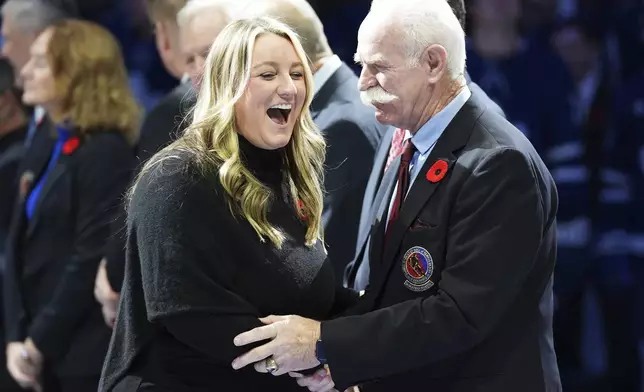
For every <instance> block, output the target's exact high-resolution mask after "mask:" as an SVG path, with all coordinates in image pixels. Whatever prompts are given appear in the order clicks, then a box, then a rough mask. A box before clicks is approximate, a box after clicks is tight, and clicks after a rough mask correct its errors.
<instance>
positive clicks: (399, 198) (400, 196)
mask: <svg viewBox="0 0 644 392" xmlns="http://www.w3.org/2000/svg"><path fill="white" fill-rule="evenodd" d="M402 149H403V153H402V156H401V157H400V167H399V168H398V188H397V189H396V198H395V199H394V204H393V205H392V206H391V212H390V213H389V219H388V220H387V232H386V237H387V238H388V237H389V231H390V229H391V226H392V224H393V223H394V221H395V220H396V219H398V214H399V212H400V208H401V207H402V203H403V200H405V195H406V194H407V188H409V162H410V161H411V158H412V157H413V156H414V151H416V149H415V147H414V143H412V142H411V140H410V139H407V140H405V141H404V142H403V143H402Z"/></svg>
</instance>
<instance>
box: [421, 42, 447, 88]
mask: <svg viewBox="0 0 644 392" xmlns="http://www.w3.org/2000/svg"><path fill="white" fill-rule="evenodd" d="M420 61H421V65H422V66H423V68H424V69H425V71H426V73H427V78H428V81H429V82H430V83H432V84H435V83H438V81H440V80H441V79H442V78H443V76H444V75H445V73H446V72H447V51H446V50H445V48H444V47H443V46H442V45H438V44H433V45H429V46H428V47H427V48H426V49H425V51H423V54H422V56H421V59H420Z"/></svg>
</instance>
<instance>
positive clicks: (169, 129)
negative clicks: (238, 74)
mask: <svg viewBox="0 0 644 392" xmlns="http://www.w3.org/2000/svg"><path fill="white" fill-rule="evenodd" d="M187 2H188V1H187V0H146V2H145V3H146V6H147V12H148V17H149V18H150V21H151V22H152V23H153V24H154V26H155V29H154V32H155V37H156V45H157V51H158V52H159V56H160V57H161V59H162V60H163V65H164V66H165V68H166V70H167V71H168V73H170V74H171V75H172V76H174V77H175V78H177V80H178V81H180V83H179V84H178V85H177V86H176V87H175V88H174V89H173V90H172V91H171V92H170V93H169V94H167V95H166V96H165V97H164V98H163V99H161V101H160V102H159V103H158V104H157V105H156V106H155V107H154V108H153V109H152V110H151V111H150V112H149V113H148V114H147V116H146V118H145V121H144V122H143V126H142V127H141V136H140V139H139V143H138V147H137V156H138V158H139V161H140V162H141V163H143V162H145V161H147V160H148V158H150V157H151V156H152V155H154V154H156V153H157V152H158V151H159V150H160V149H161V148H162V147H165V146H166V145H168V144H169V143H170V142H171V141H172V140H174V139H176V137H177V131H180V130H182V129H183V128H185V124H184V122H183V118H184V117H185V116H186V115H187V114H188V112H189V110H190V108H191V107H192V105H193V104H194V92H193V91H192V90H191V89H190V83H189V78H188V76H187V74H186V59H185V56H184V53H183V51H182V48H181V41H180V37H179V25H178V24H177V15H178V13H179V11H180V10H181V9H182V8H184V7H185V5H186V3H187Z"/></svg>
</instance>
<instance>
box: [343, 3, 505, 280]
mask: <svg viewBox="0 0 644 392" xmlns="http://www.w3.org/2000/svg"><path fill="white" fill-rule="evenodd" d="M447 3H448V4H449V6H450V7H451V8H452V12H453V13H454V16H456V19H458V22H459V23H460V24H461V28H463V31H465V20H466V18H465V2H464V1H463V0H447ZM355 60H359V59H355ZM465 80H466V81H467V87H468V88H469V89H470V91H471V92H472V95H474V96H476V97H478V98H480V100H481V102H484V103H485V106H487V108H488V109H489V110H491V111H493V112H495V113H498V114H499V115H501V116H503V117H505V114H504V113H503V110H502V109H501V108H500V107H499V105H497V104H496V103H495V102H494V101H492V99H490V97H488V95H487V94H486V93H485V92H484V91H483V90H482V89H481V88H480V87H479V86H478V85H477V84H476V83H474V82H473V81H472V80H471V79H470V76H469V74H468V73H467V70H466V71H465ZM360 98H361V100H362V102H363V103H364V104H365V105H373V103H388V102H391V101H394V100H395V99H396V98H397V97H396V96H395V95H393V94H391V93H389V92H387V91H385V90H384V89H383V88H382V87H380V86H374V87H372V88H370V89H368V90H365V91H361V92H360ZM402 135H404V132H403V130H400V129H398V130H396V129H393V128H392V129H391V130H389V131H388V132H387V133H386V134H385V136H384V137H383V138H382V141H381V143H380V146H378V150H377V152H376V157H375V159H374V166H373V168H372V170H371V174H370V176H369V182H368V184H367V187H366V189H365V194H364V200H363V202H362V214H361V220H360V228H359V233H358V241H357V245H356V251H355V255H354V258H353V261H352V262H351V263H349V265H348V266H347V268H346V270H345V274H344V285H345V286H346V287H350V288H353V289H354V290H358V291H361V290H364V289H366V287H367V284H368V283H369V252H365V250H366V249H369V239H370V236H369V233H370V229H371V223H372V222H371V219H370V216H369V214H370V212H371V205H372V203H373V198H374V197H375V196H376V191H377V188H378V184H379V183H380V180H381V178H382V175H383V174H384V170H383V169H382V168H383V165H384V164H385V162H387V163H391V160H392V159H393V157H394V155H395V154H396V153H397V152H399V151H397V149H395V148H392V147H393V146H395V145H396V143H399V141H398V140H399V139H400V138H401V137H402ZM394 140H395V141H396V143H394V144H393V145H392V141H394ZM386 166H388V165H386Z"/></svg>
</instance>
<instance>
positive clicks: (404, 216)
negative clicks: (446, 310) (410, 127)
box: [372, 96, 484, 293]
mask: <svg viewBox="0 0 644 392" xmlns="http://www.w3.org/2000/svg"><path fill="white" fill-rule="evenodd" d="M483 107H484V106H482V105H480V104H479V102H478V99H477V98H475V97H474V96H472V97H471V98H470V99H469V100H468V101H467V102H466V103H465V105H464V106H463V107H462V108H461V110H460V111H459V112H458V113H457V114H456V117H454V119H453V120H452V121H451V122H450V124H449V125H448V126H447V128H446V129H445V131H444V132H443V134H442V135H441V137H440V138H439V139H438V142H437V143H436V146H434V149H433V150H432V152H431V154H429V156H428V157H427V160H426V161H425V163H424V164H423V167H422V168H421V170H420V171H419V172H418V176H417V177H416V179H415V181H414V183H413V185H412V187H411V189H410V190H409V192H408V193H407V197H406V198H405V200H404V202H403V204H402V206H401V210H400V215H399V217H398V219H397V220H396V221H395V222H393V223H392V227H391V228H390V230H391V231H390V233H389V238H388V241H387V244H385V248H384V251H383V254H382V263H383V265H382V268H383V269H382V271H383V273H382V274H379V279H377V281H376V283H375V287H374V290H375V292H376V293H378V292H380V290H381V288H382V286H383V285H384V282H385V281H386V279H387V276H388V275H389V271H390V269H391V267H392V266H393V265H394V264H396V263H395V262H394V261H395V258H396V256H397V254H398V251H399V248H400V243H401V242H402V239H403V237H404V235H405V233H406V232H407V230H408V229H409V227H410V226H411V224H412V223H413V221H414V219H416V217H417V216H418V214H419V213H420V211H421V210H422V208H423V207H424V206H425V205H426V204H427V202H428V201H429V199H430V198H431V197H432V195H433V194H434V192H435V191H436V189H437V188H438V187H439V186H441V185H442V184H444V183H447V182H448V181H449V177H450V174H451V173H450V172H451V171H452V170H453V169H454V166H455V164H456V160H457V158H458V157H457V155H456V152H457V151H459V150H461V149H462V148H463V147H464V146H465V145H466V144H467V141H468V139H469V137H470V135H471V133H472V129H473V127H474V124H475V123H476V120H477V119H478V118H479V117H480V115H481V114H482V113H483V111H484V109H483ZM440 159H443V160H445V161H447V163H448V171H447V175H446V176H445V177H444V178H443V179H442V180H441V181H438V182H431V181H429V180H428V179H427V178H426V173H427V171H428V170H429V168H430V167H432V165H434V164H435V163H436V161H438V160H440ZM398 162H399V159H398ZM391 166H395V167H398V164H397V165H394V164H392V165H391ZM374 249H377V248H374ZM380 249H382V248H380ZM372 265H375V264H372ZM372 271H373V269H372Z"/></svg>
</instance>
